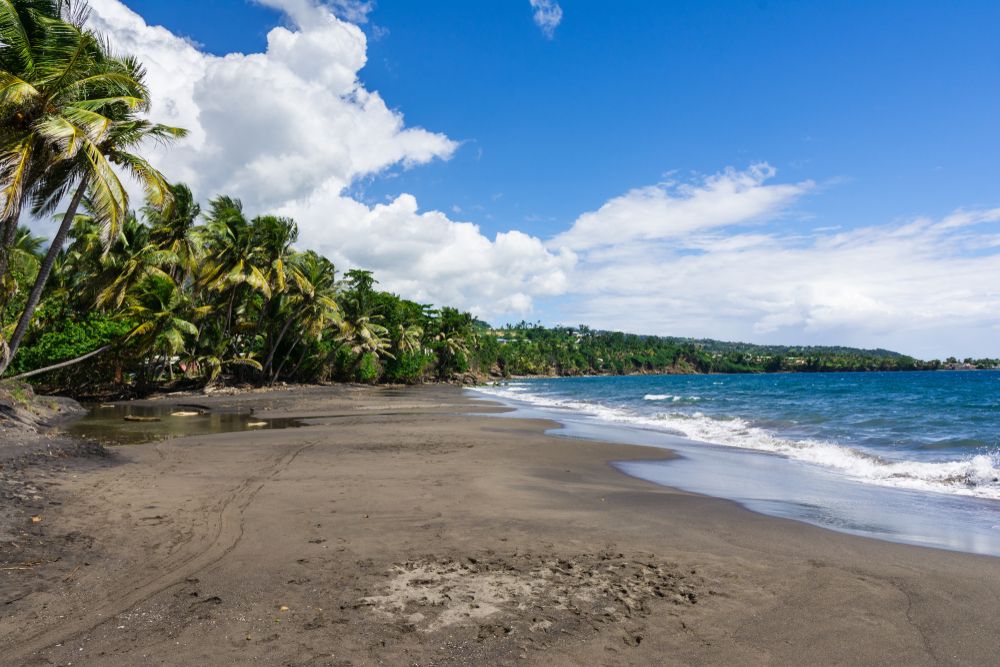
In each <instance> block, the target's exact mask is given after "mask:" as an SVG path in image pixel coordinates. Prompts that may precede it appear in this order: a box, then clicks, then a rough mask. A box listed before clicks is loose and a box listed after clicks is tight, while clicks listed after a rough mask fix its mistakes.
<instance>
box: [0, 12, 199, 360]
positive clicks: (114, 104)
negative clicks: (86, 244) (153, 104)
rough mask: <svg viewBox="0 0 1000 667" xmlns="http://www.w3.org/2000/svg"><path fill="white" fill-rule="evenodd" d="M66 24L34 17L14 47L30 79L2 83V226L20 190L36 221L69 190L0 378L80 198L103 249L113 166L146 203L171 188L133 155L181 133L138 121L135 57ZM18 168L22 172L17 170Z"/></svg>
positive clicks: (110, 221)
mask: <svg viewBox="0 0 1000 667" xmlns="http://www.w3.org/2000/svg"><path fill="white" fill-rule="evenodd" d="M4 1H5V0H0V4H2V3H3V2H4ZM5 16H6V18H10V17H11V16H12V14H10V13H9V12H8V13H7V14H6V15H5ZM74 19H75V20H76V21H77V22H74V21H64V20H61V19H52V18H48V17H41V18H39V19H38V22H39V24H40V25H41V26H42V29H41V30H40V31H39V36H38V37H37V38H36V39H35V40H34V41H29V40H28V39H27V38H25V39H22V40H20V42H18V44H20V45H21V46H20V47H19V48H18V50H19V52H20V53H21V54H22V56H23V55H24V54H29V55H30V56H31V58H32V62H33V65H32V67H31V68H28V69H26V70H25V72H27V73H30V74H31V76H29V77H28V78H26V79H25V78H21V77H18V76H16V75H15V74H14V73H12V72H4V74H3V76H0V109H2V116H3V122H2V124H3V132H2V134H0V177H2V179H3V187H4V190H3V194H4V204H5V205H6V206H7V210H6V211H5V213H4V216H3V217H4V219H8V218H9V216H11V215H16V214H19V212H20V207H21V206H22V204H23V201H24V199H25V196H26V195H27V194H28V193H30V194H31V196H32V198H33V200H34V206H33V210H34V212H35V213H36V214H38V215H41V214H45V213H48V212H51V211H52V210H54V209H55V207H56V206H58V204H59V202H60V201H61V200H62V199H63V196H64V195H66V194H68V193H69V192H73V195H72V198H71V199H70V203H69V207H68V209H67V210H66V212H65V214H64V215H63V220H62V223H61V224H60V226H59V229H58V231H57V232H56V234H55V236H54V237H53V239H52V243H51V245H50V246H49V250H48V252H47V254H46V256H45V259H44V260H43V261H42V264H41V267H40V268H39V271H38V275H37V277H36V280H35V284H34V285H33V286H32V289H31V292H30V293H29V295H28V299H27V303H26V304H25V307H24V311H23V312H22V314H21V317H20V319H19V320H18V323H17V327H16V328H15V329H14V332H13V334H12V336H11V339H10V343H9V352H8V353H7V354H6V355H4V356H3V357H2V358H0V375H2V374H3V372H4V371H5V370H6V369H7V366H8V365H9V364H10V360H11V358H12V357H13V355H14V354H15V353H16V352H17V348H18V346H19V345H20V343H21V341H22V339H23V338H24V335H25V333H26V332H27V329H28V325H29V324H30V322H31V319H32V317H33V315H34V311H35V308H36V307H37V306H38V302H39V300H40V298H41V295H42V290H43V288H44V287H45V283H46V281H47V280H48V277H49V274H50V273H51V271H52V267H53V265H54V264H55V261H56V257H57V256H58V254H59V252H60V250H61V249H62V246H63V243H64V242H65V239H66V236H67V234H68V233H69V230H70V227H71V225H72V222H73V220H74V218H75V216H76V211H77V209H78V208H79V206H80V203H81V201H82V200H83V197H84V196H85V195H87V194H89V196H90V198H91V200H92V205H93V208H94V213H95V218H96V219H97V220H98V221H99V222H100V224H101V225H102V231H103V237H104V239H105V243H106V244H107V243H110V241H111V240H112V239H114V238H115V236H116V234H117V230H118V228H119V226H120V224H121V222H122V220H123V219H124V218H125V216H126V213H127V211H128V193H127V192H126V190H125V187H124V186H123V185H122V182H121V180H120V179H119V178H118V175H117V174H116V173H115V170H114V168H113V166H117V167H118V168H120V169H122V170H124V171H126V172H128V173H129V174H130V175H132V176H133V177H135V178H136V179H137V180H138V181H139V182H140V183H142V184H143V186H144V187H145V188H146V191H147V194H148V196H149V197H150V198H151V199H152V200H153V201H154V202H160V201H166V200H168V199H169V197H170V191H169V188H168V187H167V184H166V181H165V180H164V178H163V176H162V175H161V174H160V173H159V172H158V171H157V170H156V169H154V168H153V167H152V165H150V164H149V163H148V162H147V161H146V160H145V159H143V158H141V157H139V156H138V155H136V154H134V153H132V152H131V151H132V150H134V149H135V148H137V147H139V146H140V144H142V143H144V142H146V141H147V140H149V139H153V140H158V141H163V142H166V141H169V140H172V139H174V138H177V137H180V136H183V135H184V134H185V132H184V131H183V130H180V129H177V128H171V127H167V126H165V125H159V124H154V123H151V122H149V121H147V120H144V119H141V118H140V117H139V114H140V113H143V112H145V111H147V110H148V109H149V91H148V90H147V88H146V86H145V84H144V78H145V72H144V70H143V69H142V66H141V65H140V64H139V62H138V61H137V60H135V59H134V58H130V57H123V58H116V57H113V56H111V55H110V54H109V53H108V49H107V47H106V45H105V44H104V43H103V42H102V41H101V39H100V38H98V37H97V36H96V35H95V34H94V33H93V32H91V31H89V30H86V29H85V28H84V27H83V26H82V17H79V16H76V17H74ZM7 23H10V21H8V22H7ZM5 25H6V24H5V23H4V24H0V27H5ZM16 32H17V31H16V30H11V34H14V33H16ZM22 32H23V34H25V35H27V34H28V31H26V30H24V31H22ZM25 156H29V157H25ZM26 163H27V164H28V166H29V167H30V168H28V167H23V168H22V167H19V166H18V165H24V164H26Z"/></svg>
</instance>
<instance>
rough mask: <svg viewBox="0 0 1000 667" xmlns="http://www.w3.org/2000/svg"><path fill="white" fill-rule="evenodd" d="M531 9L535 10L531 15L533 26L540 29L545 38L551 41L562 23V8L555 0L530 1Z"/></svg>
mask: <svg viewBox="0 0 1000 667" xmlns="http://www.w3.org/2000/svg"><path fill="white" fill-rule="evenodd" d="M531 8H532V9H533V10H535V11H534V13H533V14H532V17H533V18H534V19H535V25H537V26H538V27H539V28H541V29H542V32H543V33H544V34H545V36H546V37H548V38H549V39H552V37H553V36H554V35H555V33H556V28H558V27H559V24H560V23H562V17H563V11H562V7H560V6H559V3H558V2H556V1H555V0H531Z"/></svg>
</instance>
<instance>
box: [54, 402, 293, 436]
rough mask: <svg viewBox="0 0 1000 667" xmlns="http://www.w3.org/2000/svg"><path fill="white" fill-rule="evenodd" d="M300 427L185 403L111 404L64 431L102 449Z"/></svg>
mask: <svg viewBox="0 0 1000 667" xmlns="http://www.w3.org/2000/svg"><path fill="white" fill-rule="evenodd" d="M302 425H303V422H302V421H301V420H299V419H286V418H281V419H265V418H261V417H257V416H255V415H254V414H253V412H252V411H251V410H247V409H239V408H209V407H207V406H201V405H193V404H185V403H164V404H162V405H150V404H131V403H113V404H101V405H95V406H92V407H91V409H90V412H89V413H88V414H87V415H86V416H84V417H82V418H81V419H79V420H77V421H75V422H73V423H72V424H70V425H68V426H67V427H66V428H65V429H64V430H65V431H66V432H67V433H69V434H70V435H74V436H79V437H84V438H89V439H92V440H97V441H100V442H102V443H104V444H106V445H138V444H142V443H145V442H153V441H156V440H165V439H167V438H182V437H186V436H192V435H212V434H214V433H231V432H234V431H251V430H268V429H281V428H294V427H297V426H302Z"/></svg>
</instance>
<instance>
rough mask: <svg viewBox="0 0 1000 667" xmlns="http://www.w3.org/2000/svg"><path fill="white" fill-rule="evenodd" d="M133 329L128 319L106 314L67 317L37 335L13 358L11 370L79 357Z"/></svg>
mask: <svg viewBox="0 0 1000 667" xmlns="http://www.w3.org/2000/svg"><path fill="white" fill-rule="evenodd" d="M131 328H132V325H131V323H130V322H128V321H126V320H121V319H118V318H114V317H109V316H107V315H101V314H96V313H95V314H92V315H90V316H88V317H86V318H85V319H82V320H78V321H73V320H67V321H64V322H62V323H61V324H60V325H58V326H55V327H53V328H52V329H49V330H47V331H45V332H44V333H42V334H41V335H39V336H38V337H37V338H36V339H35V340H34V341H32V343H31V344H30V345H27V346H25V347H24V348H23V349H22V350H21V353H20V354H19V355H17V357H16V358H15V360H14V364H13V365H12V369H13V370H14V373H15V374H16V373H23V372H25V371H31V370H35V369H36V368H43V367H45V366H51V365H53V364H57V363H59V362H62V361H67V360H69V359H75V358H76V357H81V356H83V355H85V354H87V353H89V352H93V351H94V350H96V349H98V348H100V347H102V346H104V345H108V344H109V343H115V342H117V341H120V340H122V339H123V338H124V337H125V335H126V334H128V332H129V330H130V329H131Z"/></svg>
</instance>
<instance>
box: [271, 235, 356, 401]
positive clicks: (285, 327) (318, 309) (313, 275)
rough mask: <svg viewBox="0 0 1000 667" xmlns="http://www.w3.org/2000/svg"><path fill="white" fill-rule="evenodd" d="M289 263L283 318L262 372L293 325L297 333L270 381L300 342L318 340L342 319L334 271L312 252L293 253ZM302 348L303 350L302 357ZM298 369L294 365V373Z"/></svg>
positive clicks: (329, 263) (331, 265)
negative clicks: (287, 287) (288, 283)
mask: <svg viewBox="0 0 1000 667" xmlns="http://www.w3.org/2000/svg"><path fill="white" fill-rule="evenodd" d="M289 263H290V269H291V271H290V273H291V282H290V285H289V290H288V294H287V303H286V304H285V311H286V313H287V316H286V319H285V321H284V323H283V324H282V326H281V330H280V331H279V333H278V335H277V337H276V338H275V340H274V342H273V343H272V344H271V347H270V350H269V351H268V355H267V360H266V361H265V362H264V371H265V372H267V371H268V370H270V369H271V367H272V365H273V363H274V360H275V354H276V353H277V351H278V348H279V346H280V345H281V342H282V341H283V340H284V338H285V336H286V334H287V333H288V331H289V328H290V327H291V326H292V325H293V324H298V333H297V335H296V336H295V339H294V340H293V341H292V344H291V346H290V347H289V348H288V351H287V353H286V354H285V357H284V359H283V360H282V362H281V365H279V366H278V368H277V369H276V370H275V371H274V373H273V374H272V375H271V378H270V381H271V382H273V381H274V380H276V379H277V377H278V376H279V375H280V374H281V371H282V369H283V368H284V365H285V363H286V362H287V361H288V358H289V356H290V355H291V352H292V351H293V350H294V349H295V348H296V346H298V345H299V344H300V343H301V342H302V341H303V339H314V340H318V339H319V338H321V337H322V335H323V332H324V331H325V330H326V329H327V328H328V327H329V326H330V325H331V324H332V325H335V326H339V324H340V322H341V319H342V318H341V313H340V306H339V305H338V304H337V301H336V290H337V271H336V269H335V268H334V266H333V264H332V263H331V262H330V261H329V260H328V259H326V258H325V257H322V256H321V255H318V254H317V253H315V252H314V251H312V250H310V251H307V252H303V253H296V254H295V255H293V256H292V258H291V261H290V262H289ZM306 349H307V348H306ZM306 349H303V352H302V354H303V355H304V354H305V352H306ZM300 359H301V357H300ZM298 366H299V364H296V370H298ZM293 374H294V371H293Z"/></svg>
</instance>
